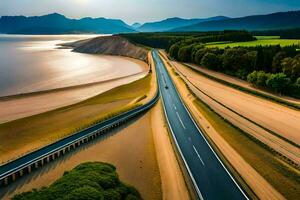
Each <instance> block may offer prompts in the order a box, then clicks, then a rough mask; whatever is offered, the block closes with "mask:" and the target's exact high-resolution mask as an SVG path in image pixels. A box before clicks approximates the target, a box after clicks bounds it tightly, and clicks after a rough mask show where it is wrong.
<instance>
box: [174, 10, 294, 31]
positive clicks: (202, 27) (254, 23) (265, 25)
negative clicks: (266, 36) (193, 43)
mask: <svg viewBox="0 0 300 200" xmlns="http://www.w3.org/2000/svg"><path fill="white" fill-rule="evenodd" d="M297 27H300V11H290V12H278V13H272V14H268V15H253V16H248V17H241V18H232V19H225V20H217V21H216V20H215V21H208V22H200V23H197V24H193V25H188V26H183V27H180V28H175V29H172V31H174V32H190V31H221V30H249V31H254V30H274V29H289V28H297Z"/></svg>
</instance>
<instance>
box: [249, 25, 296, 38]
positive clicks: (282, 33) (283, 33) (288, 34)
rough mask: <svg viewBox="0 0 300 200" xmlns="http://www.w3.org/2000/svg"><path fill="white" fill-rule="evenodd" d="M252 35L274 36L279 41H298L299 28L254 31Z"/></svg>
mask: <svg viewBox="0 0 300 200" xmlns="http://www.w3.org/2000/svg"><path fill="white" fill-rule="evenodd" d="M253 34H254V35H259V36H260V35H276V36H279V37H280V38H281V39H300V28H294V29H285V30H284V29H283V30H266V31H255V32H253Z"/></svg>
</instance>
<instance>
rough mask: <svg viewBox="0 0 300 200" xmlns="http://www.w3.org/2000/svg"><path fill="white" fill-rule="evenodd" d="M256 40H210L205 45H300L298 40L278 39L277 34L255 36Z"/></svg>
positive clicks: (219, 46) (211, 46)
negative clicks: (210, 41)
mask: <svg viewBox="0 0 300 200" xmlns="http://www.w3.org/2000/svg"><path fill="white" fill-rule="evenodd" d="M256 38H257V39H258V40H256V41H250V42H212V43H207V44H206V47H209V48H216V47H217V48H220V49H224V48H226V47H231V48H233V47H253V46H259V45H262V46H269V45H280V46H291V45H300V40H290V39H279V37H278V36H256Z"/></svg>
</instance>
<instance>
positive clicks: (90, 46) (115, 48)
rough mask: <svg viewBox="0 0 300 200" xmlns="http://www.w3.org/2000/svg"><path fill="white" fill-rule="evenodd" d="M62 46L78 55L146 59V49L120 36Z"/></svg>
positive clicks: (98, 38)
mask: <svg viewBox="0 0 300 200" xmlns="http://www.w3.org/2000/svg"><path fill="white" fill-rule="evenodd" d="M62 46H65V47H70V48H73V51H74V52H79V53H90V54H105V55H117V56H126V57H131V58H136V59H139V60H143V61H147V57H148V56H147V55H148V51H147V50H146V49H144V48H142V47H139V46H136V45H134V44H132V43H131V42H129V41H128V40H127V39H125V38H122V37H120V36H107V37H97V38H93V39H88V40H81V41H77V42H73V43H67V44H63V45H62Z"/></svg>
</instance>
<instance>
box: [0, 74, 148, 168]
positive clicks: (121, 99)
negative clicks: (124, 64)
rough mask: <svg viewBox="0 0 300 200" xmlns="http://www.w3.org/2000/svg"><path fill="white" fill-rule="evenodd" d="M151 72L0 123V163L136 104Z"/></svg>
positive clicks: (146, 89) (145, 90)
mask: <svg viewBox="0 0 300 200" xmlns="http://www.w3.org/2000/svg"><path fill="white" fill-rule="evenodd" d="M150 82H151V75H147V76H146V77H144V78H142V79H140V80H137V81H135V82H132V83H129V84H126V85H123V86H119V87H117V88H114V89H112V90H110V91H107V92H105V93H103V94H100V95H98V96H95V97H93V98H90V99H87V100H85V101H82V102H80V103H77V104H74V105H70V106H66V107H63V108H59V109H56V110H53V111H49V112H45V113H42V114H39V115H34V116H31V117H26V118H23V119H19V120H15V121H12V122H8V123H4V124H0V141H2V142H1V143H0V163H3V162H5V161H7V160H10V159H15V158H16V157H18V156H21V155H23V154H25V153H28V152H29V151H32V150H34V149H37V148H40V147H42V146H44V145H46V144H49V143H52V142H54V141H57V140H59V139H61V138H63V137H66V136H67V135H70V134H72V133H74V132H75V131H78V130H82V129H84V128H86V127H88V126H90V125H92V124H95V123H97V122H100V121H103V120H105V119H107V118H109V117H112V116H115V115H117V114H120V113H122V112H125V111H127V110H130V109H132V108H134V107H136V106H138V105H140V102H137V101H136V99H138V100H140V99H144V96H145V95H146V94H147V93H148V92H149V90H150Z"/></svg>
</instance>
